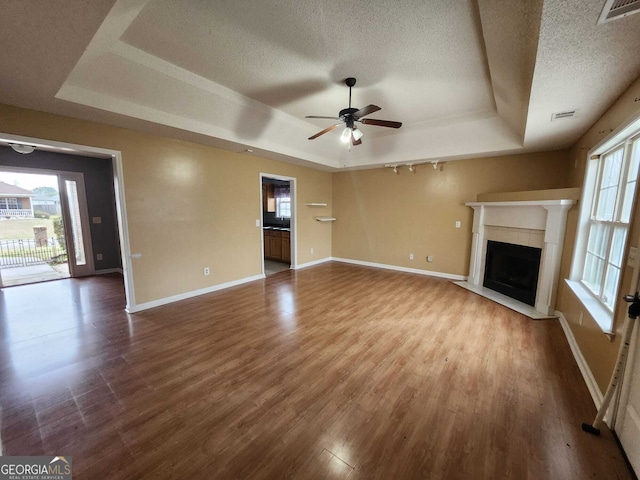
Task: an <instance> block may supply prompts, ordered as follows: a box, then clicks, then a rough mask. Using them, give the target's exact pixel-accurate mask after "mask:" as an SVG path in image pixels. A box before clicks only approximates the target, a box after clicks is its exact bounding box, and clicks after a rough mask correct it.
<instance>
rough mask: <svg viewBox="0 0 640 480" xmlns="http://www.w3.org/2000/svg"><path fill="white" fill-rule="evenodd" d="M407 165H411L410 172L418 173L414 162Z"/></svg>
mask: <svg viewBox="0 0 640 480" xmlns="http://www.w3.org/2000/svg"><path fill="white" fill-rule="evenodd" d="M407 166H408V167H409V172H411V173H416V167H415V166H414V165H413V163H408V164H407Z"/></svg>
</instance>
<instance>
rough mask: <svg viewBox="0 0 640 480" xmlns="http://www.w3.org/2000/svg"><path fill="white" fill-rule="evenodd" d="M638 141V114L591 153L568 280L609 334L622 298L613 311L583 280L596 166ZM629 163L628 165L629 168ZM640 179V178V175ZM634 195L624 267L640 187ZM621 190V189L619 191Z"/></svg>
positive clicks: (589, 154) (592, 206)
mask: <svg viewBox="0 0 640 480" xmlns="http://www.w3.org/2000/svg"><path fill="white" fill-rule="evenodd" d="M635 140H638V141H640V116H637V117H636V118H634V119H633V120H632V121H630V122H629V123H627V124H626V125H625V126H624V127H622V128H620V129H618V130H617V131H615V132H613V133H612V134H611V135H609V136H608V137H607V138H606V139H604V140H603V141H602V142H600V143H599V144H598V145H596V146H595V147H594V148H593V149H592V150H591V151H589V153H588V155H587V159H588V160H587V166H586V169H585V180H584V185H583V188H582V196H581V200H580V213H579V216H578V225H577V228H576V241H575V245H574V250H573V259H572V262H571V272H570V275H569V278H568V279H566V280H565V281H566V283H567V285H568V286H569V288H570V289H571V291H572V292H573V293H574V294H575V295H576V297H577V298H578V300H579V301H580V302H581V303H582V306H583V307H584V308H585V309H586V310H587V311H588V312H589V314H590V315H591V316H592V317H593V319H594V320H595V321H596V323H597V324H598V326H599V327H600V329H601V330H602V331H603V332H604V333H605V334H608V335H611V334H613V331H614V322H615V318H616V315H615V314H616V311H617V309H618V308H619V305H620V301H619V299H618V300H616V302H615V307H614V309H613V310H611V309H610V308H609V307H608V306H606V305H605V304H604V303H603V302H602V301H601V300H600V299H599V298H597V297H596V295H594V294H593V292H592V291H591V290H590V289H589V288H587V287H586V286H585V285H584V284H583V283H582V273H583V271H584V261H585V257H586V255H585V252H586V248H587V245H586V244H587V242H588V240H589V230H588V226H589V224H590V217H591V213H592V208H594V205H595V199H594V195H595V194H596V192H595V187H596V183H597V181H598V170H599V169H598V168H597V166H595V165H594V163H597V162H598V161H599V157H600V156H601V155H604V154H605V153H607V152H609V151H611V150H613V149H615V148H616V147H617V146H619V145H620V144H622V143H625V142H629V143H631V142H633V141H635ZM627 168H628V166H625V170H626V169H627ZM623 178H624V177H623ZM638 182H640V177H639V178H638ZM638 185H640V183H639V184H637V186H636V191H635V194H634V201H633V207H632V210H631V216H630V222H629V225H628V228H629V229H628V231H627V236H626V239H625V244H624V246H623V261H622V268H623V269H624V266H625V264H626V258H627V256H628V255H627V252H628V249H629V236H630V233H631V226H632V222H633V219H634V218H635V213H636V212H635V205H636V202H637V200H638V195H639V194H638V190H640V188H639V187H638ZM618 193H620V192H618ZM622 279H623V274H622V272H621V274H620V278H619V279H618V287H617V296H618V297H620V294H621V292H620V286H621V284H622Z"/></svg>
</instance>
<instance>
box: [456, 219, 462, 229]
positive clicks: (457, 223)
mask: <svg viewBox="0 0 640 480" xmlns="http://www.w3.org/2000/svg"><path fill="white" fill-rule="evenodd" d="M460 225H461V223H460V220H456V228H460Z"/></svg>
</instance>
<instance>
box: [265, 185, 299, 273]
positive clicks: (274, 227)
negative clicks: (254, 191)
mask: <svg viewBox="0 0 640 480" xmlns="http://www.w3.org/2000/svg"><path fill="white" fill-rule="evenodd" d="M260 185H261V204H262V253H263V255H262V259H263V264H262V265H263V273H264V274H265V275H266V276H269V275H273V274H275V273H279V272H282V271H285V270H288V269H290V268H291V266H292V264H294V262H292V259H294V258H295V255H294V252H295V241H294V239H295V195H294V193H295V179H293V178H288V177H281V176H275V175H268V174H261V175H260Z"/></svg>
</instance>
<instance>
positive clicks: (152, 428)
mask: <svg viewBox="0 0 640 480" xmlns="http://www.w3.org/2000/svg"><path fill="white" fill-rule="evenodd" d="M123 308H124V293H123V284H122V279H121V278H119V277H118V276H102V277H94V278H86V279H78V280H60V281H57V282H49V283H45V284H39V285H29V286H23V287H11V288H6V289H3V290H2V291H0V315H1V321H0V341H1V344H0V345H1V348H0V407H1V409H2V412H1V421H2V429H1V432H2V433H1V439H2V448H3V450H4V455H43V454H47V455H67V456H72V457H73V465H74V478H76V479H109V478H216V479H218V478H219V479H233V478H241V479H245V478H246V479H262V478H300V479H313V478H318V479H323V478H336V479H343V478H349V479H350V480H351V479H378V478H379V479H417V478H428V479H589V478H593V479H630V478H632V477H633V475H632V473H631V472H630V471H629V470H628V468H627V466H626V464H625V462H624V460H623V457H622V454H621V452H620V451H619V450H618V447H617V446H616V444H615V441H614V439H613V436H612V434H611V433H610V432H608V431H604V432H603V435H602V436H601V437H594V436H591V435H588V434H586V433H584V432H582V431H581V429H580V425H581V423H582V422H583V421H590V420H592V419H593V416H594V415H595V407H594V405H593V402H592V400H591V398H590V396H589V393H588V391H587V388H586V386H585V384H584V382H583V380H582V377H581V375H580V372H579V370H578V368H577V366H576V363H575V361H574V359H573V357H572V355H571V352H570V349H569V346H568V345H567V342H566V339H565V337H564V334H563V332H562V329H561V327H560V325H559V324H558V322H557V321H555V320H545V321H533V320H530V319H528V318H526V317H524V316H521V315H519V314H517V313H514V312H512V311H511V310H508V309H506V308H504V307H502V306H499V305H497V304H494V303H492V302H491V301H489V300H486V299H484V298H481V297H479V296H476V295H474V294H473V293H470V292H468V291H466V290H463V289H461V288H459V287H457V286H455V285H452V284H451V283H449V282H447V281H445V280H441V279H434V278H429V277H423V276H418V275H412V274H403V273H395V272H390V271H383V270H375V269H370V268H365V267H357V266H351V265H345V264H340V263H329V264H323V265H319V266H316V267H312V268H308V269H304V270H300V271H292V270H290V271H285V272H281V273H278V274H276V275H273V276H270V277H269V278H267V279H266V280H264V281H257V282H253V283H250V284H247V285H243V286H239V287H235V288H232V289H229V290H225V291H221V292H217V293H213V294H209V295H204V296H200V297H197V298H194V299H191V300H186V301H183V302H180V303H175V304H171V305H168V306H164V307H159V308H156V309H153V310H148V311H145V312H142V313H138V314H134V315H128V314H126V313H125V312H124V311H123Z"/></svg>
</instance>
